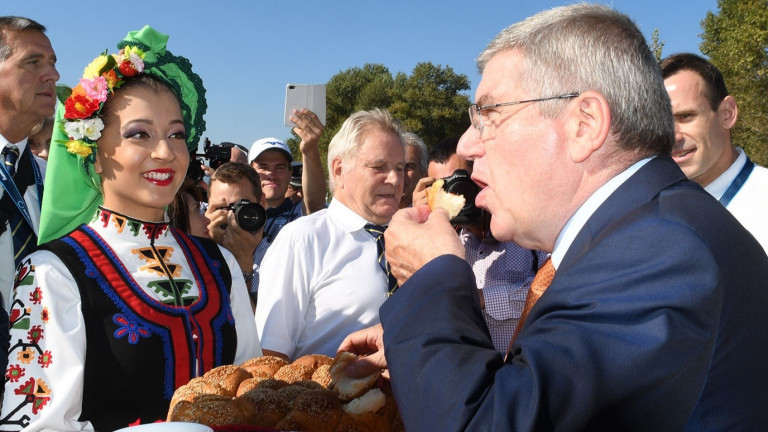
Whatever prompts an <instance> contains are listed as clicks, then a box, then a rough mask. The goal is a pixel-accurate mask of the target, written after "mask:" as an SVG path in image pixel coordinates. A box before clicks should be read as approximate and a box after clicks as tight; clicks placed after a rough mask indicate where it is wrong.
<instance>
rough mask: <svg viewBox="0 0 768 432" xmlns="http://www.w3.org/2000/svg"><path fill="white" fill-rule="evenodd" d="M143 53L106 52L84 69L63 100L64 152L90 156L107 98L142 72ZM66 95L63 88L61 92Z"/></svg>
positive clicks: (132, 49)
mask: <svg viewBox="0 0 768 432" xmlns="http://www.w3.org/2000/svg"><path fill="white" fill-rule="evenodd" d="M144 57H145V54H144V51H143V50H142V49H140V48H136V47H133V46H130V45H129V46H126V47H125V48H123V49H122V50H121V51H120V52H119V53H118V54H111V55H110V54H107V52H106V51H104V52H103V53H101V55H100V56H98V57H96V59H94V60H93V61H92V62H91V64H89V65H88V66H87V67H86V68H85V72H84V73H83V77H82V78H81V79H80V83H79V84H78V85H77V86H76V87H75V88H74V89H72V90H71V91H70V92H69V95H68V97H67V98H66V100H65V101H64V119H65V122H64V123H63V126H64V130H65V132H66V134H67V136H68V137H69V139H68V140H67V141H66V143H65V145H66V147H67V151H68V152H70V153H72V154H75V155H77V156H81V157H83V158H87V157H91V158H92V155H93V149H94V148H96V140H97V139H99V138H100V137H101V131H102V130H104V122H103V121H102V120H101V118H99V114H100V113H101V109H102V108H103V107H104V102H106V101H107V96H109V95H110V94H113V93H114V92H115V89H117V88H120V86H121V85H122V84H123V82H124V81H125V79H124V78H125V77H131V76H134V75H138V74H140V73H142V72H143V71H144ZM64 94H66V89H65V90H64Z"/></svg>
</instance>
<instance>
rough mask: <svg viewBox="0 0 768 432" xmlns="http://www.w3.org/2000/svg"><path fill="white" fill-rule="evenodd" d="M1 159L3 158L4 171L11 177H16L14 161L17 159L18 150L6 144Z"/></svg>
mask: <svg viewBox="0 0 768 432" xmlns="http://www.w3.org/2000/svg"><path fill="white" fill-rule="evenodd" d="M3 157H4V158H5V169H6V170H8V174H10V176H11V177H13V176H15V175H16V161H17V160H18V159H19V148H18V147H16V146H15V145H13V144H8V145H7V146H5V148H3Z"/></svg>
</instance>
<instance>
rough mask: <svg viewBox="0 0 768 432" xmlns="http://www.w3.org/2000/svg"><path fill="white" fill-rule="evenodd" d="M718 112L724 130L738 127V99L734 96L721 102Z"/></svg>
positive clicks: (729, 96)
mask: <svg viewBox="0 0 768 432" xmlns="http://www.w3.org/2000/svg"><path fill="white" fill-rule="evenodd" d="M717 111H718V113H719V114H720V116H721V119H722V122H723V128H724V129H728V130H730V129H731V128H733V126H735V125H736V120H737V119H738V117H739V107H738V106H737V105H736V99H734V97H733V96H731V95H728V96H726V97H725V99H723V100H722V101H721V102H720V106H719V107H718V108H717Z"/></svg>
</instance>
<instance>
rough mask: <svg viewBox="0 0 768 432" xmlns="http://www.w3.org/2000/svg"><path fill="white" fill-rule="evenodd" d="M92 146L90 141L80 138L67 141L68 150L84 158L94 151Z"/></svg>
mask: <svg viewBox="0 0 768 432" xmlns="http://www.w3.org/2000/svg"><path fill="white" fill-rule="evenodd" d="M91 147H92V146H90V145H88V143H86V142H83V141H80V140H69V141H67V151H68V152H70V153H72V154H75V155H77V156H80V157H83V158H87V157H88V156H90V155H91V153H93V151H92V150H91Z"/></svg>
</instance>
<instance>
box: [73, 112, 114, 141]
mask: <svg viewBox="0 0 768 432" xmlns="http://www.w3.org/2000/svg"><path fill="white" fill-rule="evenodd" d="M64 129H65V130H66V131H67V135H68V136H69V137H70V138H72V139H74V140H81V139H83V138H88V139H89V140H91V141H96V140H97V139H99V138H100V137H101V131H102V130H104V122H103V121H101V119H100V118H98V117H94V118H90V119H85V120H78V121H68V122H65V123H64Z"/></svg>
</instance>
